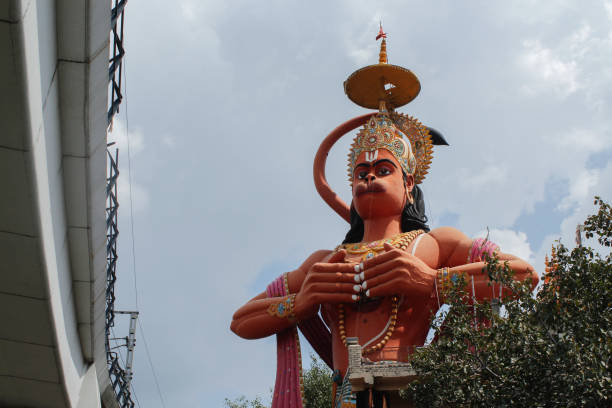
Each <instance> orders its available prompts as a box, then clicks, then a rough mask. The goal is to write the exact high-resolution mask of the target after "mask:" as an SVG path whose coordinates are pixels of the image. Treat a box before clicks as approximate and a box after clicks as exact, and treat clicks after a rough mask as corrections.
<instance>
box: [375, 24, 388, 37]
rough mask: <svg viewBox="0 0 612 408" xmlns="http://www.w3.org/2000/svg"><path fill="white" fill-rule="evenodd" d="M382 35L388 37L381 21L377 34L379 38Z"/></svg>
mask: <svg viewBox="0 0 612 408" xmlns="http://www.w3.org/2000/svg"><path fill="white" fill-rule="evenodd" d="M381 37H382V38H387V33H385V32H384V31H383V29H382V22H380V30H379V31H378V35H377V36H376V39H377V40H378V39H379V38H381Z"/></svg>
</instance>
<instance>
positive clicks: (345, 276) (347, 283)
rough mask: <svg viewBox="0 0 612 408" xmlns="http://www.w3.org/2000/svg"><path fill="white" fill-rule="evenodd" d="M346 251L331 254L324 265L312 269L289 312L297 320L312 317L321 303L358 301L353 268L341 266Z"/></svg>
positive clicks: (321, 263) (347, 264) (345, 264)
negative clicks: (292, 313) (291, 310)
mask: <svg viewBox="0 0 612 408" xmlns="http://www.w3.org/2000/svg"><path fill="white" fill-rule="evenodd" d="M345 256H346V251H344V250H340V251H338V252H336V253H335V254H333V255H332V256H331V258H329V260H328V261H327V262H318V263H315V264H314V265H312V267H311V268H310V269H309V270H308V272H307V274H306V278H305V279H304V282H303V283H302V287H301V288H300V291H299V292H298V293H297V294H296V296H295V300H294V306H293V312H294V314H295V316H296V317H297V319H298V320H302V319H307V318H309V317H312V316H314V315H315V314H316V313H317V312H318V311H319V305H321V304H324V303H351V302H355V301H357V300H359V296H358V295H357V292H356V291H355V288H354V286H355V285H356V284H357V282H356V281H355V265H356V264H354V263H343V261H344V257H345Z"/></svg>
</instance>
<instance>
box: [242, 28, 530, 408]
mask: <svg viewBox="0 0 612 408" xmlns="http://www.w3.org/2000/svg"><path fill="white" fill-rule="evenodd" d="M379 37H382V38H383V40H382V44H381V52H380V60H379V63H378V64H376V65H371V66H368V67H365V68H362V69H360V70H358V71H356V72H355V73H353V74H352V75H351V76H350V77H349V78H348V79H347V81H346V82H345V91H346V93H347V95H348V96H349V98H350V99H351V100H353V101H354V102H356V103H357V104H359V105H361V106H364V107H368V108H375V109H376V108H378V111H376V112H374V113H369V114H366V115H363V116H360V117H357V118H355V119H353V120H351V121H348V122H346V123H345V124H343V125H341V126H340V127H338V128H337V129H335V130H334V131H333V132H332V133H331V134H330V135H329V136H328V137H327V138H326V139H325V140H324V141H323V143H322V145H321V147H320V149H319V151H318V153H317V156H316V158H315V164H314V177H315V184H316V186H317V190H318V191H319V193H320V194H321V196H322V197H323V199H324V200H325V201H326V202H327V203H328V204H329V205H330V206H331V207H332V208H333V209H334V210H335V211H336V212H338V214H340V215H341V216H342V217H343V218H344V219H346V220H347V221H348V222H350V224H351V228H350V231H349V232H348V234H347V236H346V238H345V240H344V242H343V243H342V244H341V245H339V246H338V247H337V248H336V249H334V250H320V251H317V252H315V253H313V254H312V255H310V256H309V257H308V258H307V259H306V260H305V261H304V263H303V264H302V265H300V266H299V267H298V268H297V269H296V270H294V271H291V272H288V273H286V274H284V275H283V276H282V277H281V278H279V279H278V280H277V281H275V282H273V283H272V284H271V285H270V286H269V287H268V290H267V291H266V292H263V293H261V294H259V295H257V296H256V297H254V298H253V299H251V300H250V301H248V302H247V303H246V304H245V305H244V306H242V307H241V308H240V309H238V311H236V313H235V314H234V317H233V321H232V323H231V330H232V331H233V332H234V333H236V334H238V335H239V336H241V337H243V338H245V339H256V338H262V337H266V336H269V335H271V334H278V341H279V354H278V357H279V362H278V373H277V387H276V389H275V392H274V396H273V408H277V407H278V408H285V407H289V406H300V407H301V406H302V401H301V399H302V398H301V395H300V394H301V392H300V387H301V382H300V380H299V374H300V373H299V370H300V367H301V366H300V361H299V360H300V352H299V344H297V331H296V329H295V327H296V325H298V326H299V327H300V329H302V331H303V332H305V333H307V332H309V333H310V336H309V335H306V337H307V338H308V339H309V341H310V342H311V343H312V344H313V347H314V348H315V350H316V351H317V352H319V353H320V354H321V357H322V358H323V359H324V360H325V361H326V362H327V363H328V364H330V365H331V366H332V368H333V369H335V370H338V373H339V375H338V376H337V377H339V378H340V379H342V378H343V376H344V375H345V374H346V370H347V367H348V354H347V348H346V344H347V338H349V337H356V338H358V341H359V344H360V345H361V350H362V356H363V358H364V359H367V361H372V362H376V361H407V360H408V358H409V354H410V352H411V350H412V349H413V347H414V346H422V345H423V343H424V341H425V338H426V336H427V333H428V330H429V322H430V318H431V315H432V311H433V312H435V311H436V310H437V309H438V308H439V307H440V304H442V303H443V299H440V291H439V290H438V289H439V288H440V285H441V283H443V281H444V280H447V279H452V277H453V276H455V275H457V274H464V275H465V276H466V277H467V279H468V282H470V281H471V282H470V288H471V290H473V295H474V296H475V297H476V298H477V299H479V300H487V299H491V296H492V290H491V287H490V286H489V285H488V283H489V281H488V277H487V275H486V274H483V273H482V269H483V267H484V262H482V259H484V253H488V254H492V253H493V252H496V253H497V255H498V256H499V258H500V259H501V260H507V261H508V262H509V264H510V267H511V268H512V269H513V271H514V272H515V278H516V279H520V280H524V279H526V278H530V279H531V280H532V283H533V285H534V286H535V285H536V283H537V281H538V278H537V274H536V273H535V271H534V269H533V267H531V266H530V265H529V264H528V263H527V262H525V261H523V260H521V259H518V258H516V257H515V256H512V255H509V254H504V253H502V252H500V251H499V250H498V247H497V246H496V245H494V244H492V243H491V242H490V241H487V240H482V239H478V240H472V239H471V238H469V237H467V236H466V235H464V234H463V233H462V232H460V231H458V230H457V229H454V228H450V227H441V228H436V229H434V230H431V231H430V230H429V228H428V227H427V225H426V221H427V217H426V216H425V214H424V203H423V194H422V191H421V190H420V188H419V187H418V184H420V183H421V182H422V181H423V179H424V177H425V175H426V173H427V170H428V168H429V165H430V162H431V156H432V151H433V148H432V135H431V132H430V130H431V129H428V128H427V127H425V126H423V125H422V124H421V123H420V122H419V121H417V120H416V119H414V118H412V117H410V116H406V115H403V114H400V113H397V112H396V111H395V108H397V107H399V106H402V105H404V104H406V103H408V102H410V101H411V100H412V99H414V98H415V97H416V96H417V94H418V93H419V91H420V84H419V82H418V79H417V78H416V76H415V75H414V74H413V73H412V72H410V71H409V70H407V69H405V68H402V67H398V66H395V65H390V64H388V63H387V54H386V41H385V37H386V34H385V33H383V32H382V28H381V32H380V33H379V36H378V37H377V39H378V38H379ZM361 125H364V126H363V127H362V129H361V130H360V131H359V133H358V134H357V136H356V137H355V140H354V143H353V145H352V146H351V152H350V154H349V180H350V182H351V185H352V196H353V201H352V205H351V206H350V207H349V206H348V205H346V204H345V203H344V202H343V201H342V200H341V199H340V198H339V197H338V196H337V195H336V194H335V193H334V192H333V191H332V190H331V189H330V187H329V185H328V184H327V182H326V179H325V174H324V169H325V159H326V157H327V153H328V151H329V149H330V148H331V146H332V145H333V144H334V143H335V142H336V141H337V140H338V139H339V138H340V137H341V136H342V135H344V134H345V133H347V132H349V131H351V130H353V129H355V128H357V127H358V126H361ZM436 138H437V139H439V138H440V137H439V136H438V135H436ZM496 292H497V291H496ZM320 318H322V319H323V320H324V322H325V325H326V326H327V327H328V328H329V330H327V328H326V327H325V326H324V325H322V324H321V323H320ZM313 333H314V334H313ZM283 334H284V335H285V337H284V338H282V337H281V336H282V335H283ZM283 353H285V354H283ZM287 353H289V354H287ZM295 360H297V362H295ZM341 382H342V381H341V380H340V384H341ZM343 387H344V386H343ZM349 394H350V389H349ZM338 395H339V394H338ZM355 403H356V402H355V398H354V395H353V399H351V398H349V397H347V395H344V396H340V398H339V400H338V399H337V400H336V405H335V406H337V407H340V406H355ZM342 404H344V405H342Z"/></svg>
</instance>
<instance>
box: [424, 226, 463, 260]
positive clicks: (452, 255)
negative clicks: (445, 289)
mask: <svg viewBox="0 0 612 408" xmlns="http://www.w3.org/2000/svg"><path fill="white" fill-rule="evenodd" d="M428 235H430V236H431V237H432V238H433V239H434V240H435V241H436V243H437V244H438V248H439V256H440V262H441V263H440V264H441V265H445V266H455V265H462V264H464V263H465V262H466V259H467V255H468V252H469V249H470V246H471V245H472V239H471V238H470V237H468V236H467V235H465V234H464V233H463V232H461V231H459V230H458V229H457V228H453V227H439V228H436V229H434V230H431V231H430V232H429V234H428Z"/></svg>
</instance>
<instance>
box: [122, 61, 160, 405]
mask: <svg viewBox="0 0 612 408" xmlns="http://www.w3.org/2000/svg"><path fill="white" fill-rule="evenodd" d="M122 69H123V95H124V99H125V101H124V103H125V134H126V139H127V153H128V182H129V185H130V187H129V192H130V233H131V238H132V268H133V272H134V302H135V304H136V310H139V309H140V308H139V305H138V284H137V282H138V281H137V277H136V270H137V268H136V243H135V242H136V240H135V239H134V237H135V234H134V195H133V193H132V180H133V178H132V154H131V149H130V117H129V113H128V112H129V110H128V98H127V65H126V63H125V61H123V63H122ZM141 320H142V318H139V319H138V320H137V321H138V326H139V327H140V332H141V333H142V339H143V342H144V345H145V352H146V354H147V360H148V361H149V366H150V367H151V372H152V373H153V379H154V380H155V386H156V388H157V393H158V395H159V400H160V402H161V405H162V407H164V408H165V406H166V404H165V402H164V397H163V395H162V392H161V387H160V386H159V380H158V379H157V373H156V372H155V368H154V366H153V361H152V359H151V354H150V352H149V345H148V343H147V339H146V337H145V334H144V330H143V328H142V323H141ZM132 390H134V389H133V388H132ZM134 396H136V393H134ZM136 400H137V401H138V398H137V397H136ZM138 406H140V404H138Z"/></svg>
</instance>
